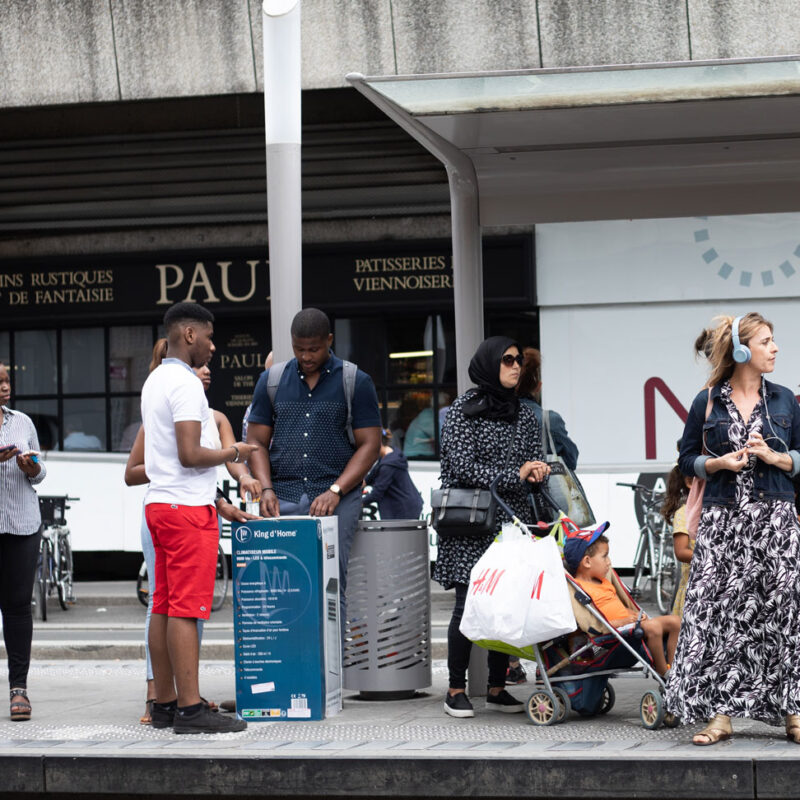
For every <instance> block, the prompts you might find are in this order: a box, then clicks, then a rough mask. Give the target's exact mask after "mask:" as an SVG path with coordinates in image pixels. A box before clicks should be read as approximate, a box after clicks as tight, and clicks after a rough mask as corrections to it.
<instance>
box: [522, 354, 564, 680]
mask: <svg viewBox="0 0 800 800" xmlns="http://www.w3.org/2000/svg"><path fill="white" fill-rule="evenodd" d="M522 355H523V358H524V359H525V360H524V361H523V363H522V374H521V375H520V379H519V385H518V386H517V395H518V396H519V399H520V402H521V403H524V404H525V405H526V406H528V408H530V409H531V410H532V411H533V413H534V414H535V415H536V421H537V422H538V423H539V427H540V428H541V429H542V452H544V454H545V455H547V451H548V447H549V444H548V441H547V437H546V436H545V435H544V428H543V426H542V414H543V411H542V406H541V405H540V404H539V399H540V397H541V392H542V354H541V353H540V352H539V351H538V350H537V349H536V348H535V347H526V348H525V349H524V350H523V351H522ZM547 420H548V424H549V426H550V435H551V436H552V437H553V444H554V445H555V448H556V452H555V454H556V455H559V456H561V458H563V459H564V463H565V464H566V465H567V466H568V467H569V468H570V469H572V470H575V469H577V468H578V445H576V444H575V442H573V441H572V439H570V438H569V434H568V433H567V426H566V425H565V424H564V419H563V417H562V416H561V414H559V413H558V412H557V411H552V410H549V409H548V412H547ZM527 680H528V676H527V674H526V673H525V670H524V669H523V667H522V664H520V662H519V659H518V658H515V657H514V656H512V657H511V658H509V660H508V674H507V675H506V683H507V684H509V685H514V684H517V683H525V682H526V681H527Z"/></svg>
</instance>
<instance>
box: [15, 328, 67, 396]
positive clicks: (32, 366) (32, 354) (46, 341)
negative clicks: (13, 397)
mask: <svg viewBox="0 0 800 800" xmlns="http://www.w3.org/2000/svg"><path fill="white" fill-rule="evenodd" d="M56 353H57V346H56V332H55V331H21V332H20V333H17V334H15V335H14V356H13V358H14V375H13V377H12V391H14V392H15V393H16V394H18V395H29V394H30V395H37V394H48V395H54V394H57V393H58V363H57V361H58V359H57V356H56Z"/></svg>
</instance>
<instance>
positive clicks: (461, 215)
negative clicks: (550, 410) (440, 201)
mask: <svg viewBox="0 0 800 800" xmlns="http://www.w3.org/2000/svg"><path fill="white" fill-rule="evenodd" d="M347 80H348V81H349V82H350V83H351V84H352V85H353V86H354V87H355V88H356V89H358V91H359V92H361V94H363V95H364V96H365V97H367V98H368V99H369V100H370V101H371V102H372V103H373V104H374V105H376V106H377V107H378V108H379V109H380V110H381V111H383V113H384V114H386V116H387V117H389V118H390V119H392V120H394V121H395V122H396V123H397V124H398V125H399V126H400V127H401V128H402V129H403V130H404V131H406V132H407V133H408V134H409V135H410V136H412V137H413V138H414V139H416V140H417V141H418V142H419V143H420V144H421V145H422V146H423V147H424V148H425V149H426V150H428V151H429V152H431V153H432V154H433V155H434V156H436V158H438V159H439V161H441V162H442V164H444V166H445V169H446V170H447V176H448V179H449V181H450V208H451V215H452V237H453V284H454V293H453V295H454V297H453V299H454V310H455V317H456V368H457V370H458V372H457V375H458V378H457V381H458V391H459V393H461V392H464V391H466V390H467V389H468V388H469V387H470V386H471V385H472V381H471V380H470V379H469V375H468V374H467V368H468V367H469V362H470V359H471V358H472V355H473V353H474V352H475V350H477V348H478V345H479V344H480V343H481V342H482V341H483V253H482V249H481V225H480V217H479V205H478V199H479V198H478V180H477V176H476V175H475V167H474V165H473V163H472V161H471V160H470V159H469V158H468V157H467V156H465V155H464V154H463V153H462V152H461V151H460V150H459V149H458V148H457V147H454V146H453V145H452V144H451V143H450V142H448V141H446V140H445V139H443V138H442V137H441V136H439V135H438V134H436V133H434V132H433V131H432V130H430V129H429V128H427V127H426V126H424V125H420V124H419V123H418V122H417V121H416V120H415V119H414V117H412V116H411V115H410V114H408V113H407V112H405V111H403V110H402V109H401V108H399V107H398V106H397V105H395V104H394V103H393V102H392V101H391V100H389V99H388V98H387V97H386V96H385V95H382V94H381V93H380V92H377V91H375V89H373V87H372V86H370V85H369V84H367V83H366V82H365V80H364V76H363V75H361V74H359V73H355V72H354V73H350V74H349V75H348V76H347Z"/></svg>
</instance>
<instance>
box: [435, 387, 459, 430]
mask: <svg viewBox="0 0 800 800" xmlns="http://www.w3.org/2000/svg"><path fill="white" fill-rule="evenodd" d="M456 397H458V389H456V387H455V386H442V387H441V389H440V390H439V391H438V392H437V393H436V399H437V401H438V402H437V408H436V417H437V419H438V420H439V430H438V431H437V434H438V436H439V439H441V436H442V425H444V420H445V417H446V416H447V412H448V410H449V408H450V404H451V403H452V402H453V400H455V399H456ZM439 439H437V442H438V441H439Z"/></svg>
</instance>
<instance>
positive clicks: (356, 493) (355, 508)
mask: <svg viewBox="0 0 800 800" xmlns="http://www.w3.org/2000/svg"><path fill="white" fill-rule="evenodd" d="M278 501H279V502H280V508H281V516H282V517H287V516H306V515H307V514H308V512H309V510H310V509H311V500H309V499H308V495H307V494H304V495H303V496H302V497H301V498H300V502H299V503H292V502H290V501H289V500H281V499H280V498H278ZM334 513H335V516H336V517H338V519H339V621H340V623H341V629H342V644H343V645H344V630H345V621H346V619H347V617H346V616H345V614H346V613H347V608H346V606H345V598H344V596H345V590H346V589H347V564H348V562H349V561H350V548H351V546H352V544H353V537H354V536H355V533H356V526H357V525H358V520H359V517H360V516H361V485H360V484H359V485H358V486H357V487H356V488H355V489H353V490H352V491H350V492H348V493H347V494H346V495H344V497H342V499H341V500H340V501H339V505H338V506H336V511H335V512H334Z"/></svg>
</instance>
